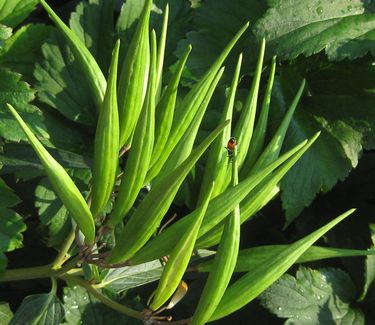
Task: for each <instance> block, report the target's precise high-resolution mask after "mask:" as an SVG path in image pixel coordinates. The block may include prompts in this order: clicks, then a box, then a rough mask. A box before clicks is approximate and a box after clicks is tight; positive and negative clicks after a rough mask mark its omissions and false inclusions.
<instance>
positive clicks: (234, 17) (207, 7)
mask: <svg viewBox="0 0 375 325" xmlns="http://www.w3.org/2000/svg"><path fill="white" fill-rule="evenodd" d="M266 7H267V6H266V3H265V1H248V0H236V1H231V2H230V3H229V2H228V0H208V1H207V0H206V1H203V2H202V3H201V5H200V6H199V7H198V8H197V9H195V10H194V17H193V23H194V26H195V27H196V28H195V30H197V31H189V32H188V33H187V34H186V36H185V37H186V39H185V40H181V41H180V42H179V43H178V48H177V51H176V52H177V55H178V56H179V57H181V54H182V53H183V50H184V49H185V48H186V46H187V45H188V44H191V45H192V46H193V49H194V51H193V52H192V55H191V58H190V60H189V62H188V63H187V67H188V69H189V72H190V73H191V74H192V75H193V77H194V78H199V77H201V76H202V75H203V73H204V72H205V71H206V70H207V69H208V67H209V66H211V64H212V62H213V61H214V60H215V59H216V57H217V56H218V55H219V53H220V51H221V49H222V48H223V47H224V46H225V44H227V43H228V41H229V40H230V39H231V37H232V35H234V33H235V32H236V31H237V30H238V28H239V27H240V26H241V25H243V24H244V23H245V22H246V21H250V23H251V26H253V23H254V22H255V21H256V20H257V19H258V18H259V17H260V16H261V15H262V14H263V13H264V12H265V10H266ZM229 8H230V9H229ZM190 30H191V29H190ZM249 44H250V49H248V46H249ZM256 44H257V42H256V41H255V39H254V38H253V37H251V36H250V37H249V36H247V37H243V38H242V39H241V40H239V46H238V47H236V48H235V49H234V50H233V53H232V54H231V55H230V57H229V58H228V60H227V64H226V66H227V70H226V71H227V75H228V76H229V78H228V79H229V80H230V79H231V77H232V75H233V71H234V67H235V66H236V61H237V58H238V55H239V54H240V52H242V51H243V49H244V48H246V51H245V52H244V58H248V59H249V60H250V61H251V62H252V63H254V62H255V61H256V58H257V55H256V46H257V45H256ZM248 62H249V61H247V60H246V64H247V63H248ZM244 71H250V69H249V66H248V65H246V66H245V67H244Z"/></svg>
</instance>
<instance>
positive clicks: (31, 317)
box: [9, 293, 64, 325]
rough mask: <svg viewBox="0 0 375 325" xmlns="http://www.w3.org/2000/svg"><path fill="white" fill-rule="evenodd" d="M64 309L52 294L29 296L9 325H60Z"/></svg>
mask: <svg viewBox="0 0 375 325" xmlns="http://www.w3.org/2000/svg"><path fill="white" fill-rule="evenodd" d="M63 318H64V308H63V306H62V304H61V302H60V300H59V299H58V298H57V297H56V296H55V295H54V294H52V293H45V294H37V295H31V296H27V297H26V298H25V299H24V300H23V301H22V304H21V306H20V307H19V308H18V310H17V312H16V313H15V314H14V317H13V318H12V320H11V321H10V323H9V325H19V324H30V325H60V324H61V321H62V320H63Z"/></svg>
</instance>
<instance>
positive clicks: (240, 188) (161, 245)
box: [130, 141, 311, 264]
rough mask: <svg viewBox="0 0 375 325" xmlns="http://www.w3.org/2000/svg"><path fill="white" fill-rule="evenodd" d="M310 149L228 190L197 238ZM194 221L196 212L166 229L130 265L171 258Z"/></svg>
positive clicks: (291, 153)
mask: <svg viewBox="0 0 375 325" xmlns="http://www.w3.org/2000/svg"><path fill="white" fill-rule="evenodd" d="M310 145H311V144H309V145H307V141H303V142H302V143H301V144H299V145H298V146H296V147H294V148H293V149H291V150H289V151H288V152H286V153H285V154H283V155H282V156H280V158H278V159H277V160H276V161H275V162H274V163H272V164H271V165H269V166H268V167H266V168H265V169H264V170H262V171H261V172H259V173H257V174H256V175H253V176H251V177H248V178H246V179H245V180H243V181H241V182H240V183H239V184H238V185H237V186H236V187H233V188H229V189H227V190H226V191H225V192H223V193H222V194H220V195H218V196H217V197H215V198H214V199H212V200H211V201H210V204H209V206H208V208H207V212H206V216H205V218H204V219H203V222H202V226H201V229H200V230H199V235H198V237H201V236H203V235H204V234H205V233H206V232H208V231H209V230H210V229H212V228H213V227H215V226H216V225H217V224H218V223H220V221H221V220H223V219H224V218H225V217H226V216H227V215H228V214H229V213H230V212H231V211H233V209H234V207H235V206H236V205H237V204H238V203H240V202H241V201H242V200H243V199H244V198H245V197H246V196H247V195H248V194H249V193H250V191H251V190H252V189H254V188H255V187H256V186H257V185H258V184H259V183H261V182H262V181H263V180H264V179H265V178H266V177H267V176H268V175H270V174H271V173H272V172H273V171H274V170H275V169H276V168H277V167H279V166H280V165H282V164H283V163H284V162H285V161H287V160H288V159H289V158H291V157H294V155H299V154H300V155H302V154H303V153H304V152H305V151H306V150H307V148H308V147H309V146H310ZM195 217H196V211H193V212H192V213H190V214H189V215H188V216H185V217H184V218H182V219H181V220H179V221H177V222H176V223H174V224H173V225H172V226H170V227H168V228H167V229H165V230H164V231H163V232H162V233H160V234H159V235H158V236H156V237H155V238H153V239H152V240H151V241H150V242H149V243H147V245H146V246H145V247H144V248H143V249H141V250H140V251H139V252H138V253H137V254H136V255H135V256H134V257H133V258H132V259H131V260H130V263H131V264H140V263H144V262H147V261H151V260H154V259H156V258H159V257H160V256H164V255H168V254H169V253H170V251H171V247H173V245H175V243H176V242H177V241H178V239H179V238H181V235H182V234H183V232H184V230H185V229H186V227H187V226H188V225H189V224H190V223H191V222H192V221H191V220H192V219H194V218H195ZM202 227H203V228H202Z"/></svg>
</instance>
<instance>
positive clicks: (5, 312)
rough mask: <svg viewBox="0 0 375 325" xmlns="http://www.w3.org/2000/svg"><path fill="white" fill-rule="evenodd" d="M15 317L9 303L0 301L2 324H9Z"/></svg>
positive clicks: (0, 320) (0, 322)
mask: <svg viewBox="0 0 375 325" xmlns="http://www.w3.org/2000/svg"><path fill="white" fill-rule="evenodd" d="M12 317H13V313H12V311H11V309H10V308H9V305H8V304H7V303H5V302H0V324H2V325H8V324H9V322H10V320H11V319H12Z"/></svg>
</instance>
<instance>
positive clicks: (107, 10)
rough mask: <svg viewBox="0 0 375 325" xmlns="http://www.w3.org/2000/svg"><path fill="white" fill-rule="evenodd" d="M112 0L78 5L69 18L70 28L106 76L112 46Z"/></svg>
mask: <svg viewBox="0 0 375 325" xmlns="http://www.w3.org/2000/svg"><path fill="white" fill-rule="evenodd" d="M113 9H114V0H89V1H88V2H87V1H82V2H80V3H79V4H78V6H77V8H76V10H75V11H74V12H73V13H72V14H71V16H70V22H69V25H70V28H71V29H72V31H73V32H74V33H75V34H76V35H77V36H78V37H79V39H80V40H81V41H82V43H84V44H85V45H86V47H87V48H88V49H89V50H90V52H91V54H92V55H93V56H94V58H95V59H96V61H97V62H98V64H99V66H100V67H101V69H102V71H103V73H104V74H105V75H107V71H108V69H109V63H110V61H111V50H112V48H113V45H114V39H113V34H114V22H113Z"/></svg>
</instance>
